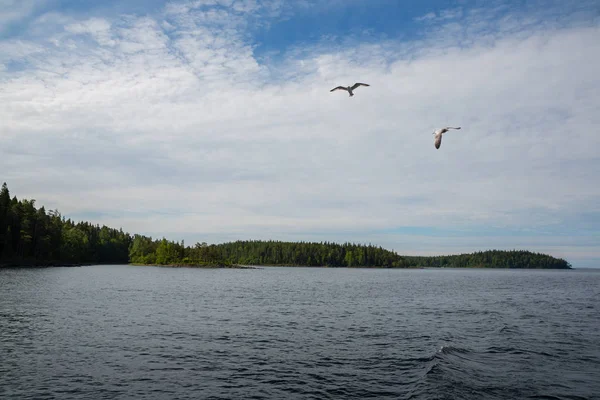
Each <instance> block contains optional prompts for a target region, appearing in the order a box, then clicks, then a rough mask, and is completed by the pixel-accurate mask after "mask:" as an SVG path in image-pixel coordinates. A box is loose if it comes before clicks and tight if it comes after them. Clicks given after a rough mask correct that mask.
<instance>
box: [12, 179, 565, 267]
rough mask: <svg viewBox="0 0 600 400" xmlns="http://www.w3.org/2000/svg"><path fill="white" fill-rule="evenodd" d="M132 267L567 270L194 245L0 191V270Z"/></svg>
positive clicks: (531, 260) (549, 261)
mask: <svg viewBox="0 0 600 400" xmlns="http://www.w3.org/2000/svg"><path fill="white" fill-rule="evenodd" d="M129 263H131V264H138V265H160V266H172V267H180V266H181V267H184V266H185V267H200V268H249V267H251V266H311V267H372V268H425V267H427V268H520V269H524V268H528V269H529V268H535V269H570V268H571V265H570V264H569V263H568V262H567V261H565V260H563V259H560V258H555V257H552V256H550V255H546V254H540V253H533V252H530V251H523V250H512V251H502V250H488V251H482V252H475V253H471V254H460V255H446V256H431V257H420V256H401V255H399V254H397V253H395V252H392V251H389V250H386V249H383V248H382V247H380V246H379V247H378V246H373V245H370V244H369V245H362V244H354V243H343V244H339V243H332V242H303V241H301V242H282V241H272V240H270V241H261V240H249V241H235V242H228V243H221V244H211V245H209V244H207V243H196V244H195V245H194V246H186V245H185V244H184V242H183V241H181V242H176V241H170V240H167V239H165V238H163V239H152V238H151V237H148V236H144V235H138V234H133V235H132V234H129V233H127V232H123V230H122V229H118V230H117V229H114V228H109V227H107V226H102V227H100V226H99V225H94V224H91V223H89V222H77V223H76V222H74V221H72V220H71V219H66V218H65V217H63V216H61V214H60V213H59V212H58V211H56V210H49V211H46V209H45V208H44V207H43V206H42V207H40V208H36V207H35V200H19V199H17V197H16V196H15V197H12V198H11V197H10V192H9V190H8V187H7V185H6V183H4V184H3V185H2V188H1V189H0V267H8V266H82V265H92V264H129Z"/></svg>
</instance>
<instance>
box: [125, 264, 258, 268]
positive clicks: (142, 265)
mask: <svg viewBox="0 0 600 400" xmlns="http://www.w3.org/2000/svg"><path fill="white" fill-rule="evenodd" d="M128 265H135V266H137V267H166V268H206V269H228V268H229V269H259V268H258V267H253V266H250V265H239V264H232V265H216V264H214V265H210V264H208V265H201V264H139V263H129V264H128Z"/></svg>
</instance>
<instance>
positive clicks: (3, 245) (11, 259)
mask: <svg viewBox="0 0 600 400" xmlns="http://www.w3.org/2000/svg"><path fill="white" fill-rule="evenodd" d="M131 240H132V238H131V236H130V235H129V234H127V233H124V232H123V231H122V230H116V229H112V228H108V227H106V226H102V227H100V226H98V225H92V224H90V223H88V222H79V223H74V222H73V221H71V220H70V219H69V220H66V219H65V218H64V217H62V216H61V215H60V213H59V212H58V211H49V212H46V210H45V208H44V207H41V208H39V209H36V207H35V200H18V199H17V198H16V197H13V198H12V200H11V199H10V192H9V191H8V187H7V186H6V183H4V184H3V185H2V189H0V264H3V263H7V264H25V265H28V264H34V265H37V264H41V265H43V264H66V263H73V264H79V263H99V264H104V263H127V262H128V261H129V245H130V243H131Z"/></svg>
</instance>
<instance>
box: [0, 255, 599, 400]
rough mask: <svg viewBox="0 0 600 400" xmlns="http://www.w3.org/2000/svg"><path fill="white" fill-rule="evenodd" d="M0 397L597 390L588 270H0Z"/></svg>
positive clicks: (501, 394) (595, 283) (484, 394)
mask: <svg viewBox="0 0 600 400" xmlns="http://www.w3.org/2000/svg"><path fill="white" fill-rule="evenodd" d="M0 398H2V399H34V398H35V399H51V398H56V399H82V398H86V399H126V398H127V399H131V398H135V399H200V398H202V399H219V398H220V399H250V398H252V399H260V398H264V399H296V398H297V399H311V398H313V399H350V398H351V399H364V398H380V399H385V398H389V399H599V398H600V271H599V270H596V271H594V270H587V271H586V270H576V271H575V270H573V271H537V270H536V271H526V270H516V271H515V270H428V269H425V270H389V269H327V268H322V269H321V268H264V269H256V270H241V269H214V270H212V269H192V268H158V267H135V266H94V267H82V268H47V269H4V270H0Z"/></svg>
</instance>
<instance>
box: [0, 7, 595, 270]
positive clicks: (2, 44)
mask: <svg viewBox="0 0 600 400" xmlns="http://www.w3.org/2000/svg"><path fill="white" fill-rule="evenodd" d="M313 6H314V4H311V3H310V2H306V3H304V4H303V7H305V8H310V7H313ZM19 10H20V9H19ZM17 11H18V10H17ZM550 11H552V10H551V9H545V10H543V11H539V12H534V11H532V10H527V11H522V12H511V10H506V9H503V8H501V7H490V8H486V9H479V8H460V9H448V10H437V11H436V12H432V13H428V14H425V15H424V16H421V17H418V18H415V20H416V21H417V24H418V25H419V26H420V27H421V28H420V29H421V30H420V31H419V32H420V34H419V35H415V36H413V37H412V38H410V39H407V40H400V39H393V38H380V39H379V40H377V41H373V40H369V41H363V40H361V37H359V36H357V37H348V38H346V39H345V40H344V43H343V44H342V45H340V44H339V42H336V43H335V44H334V43H332V41H331V39H330V38H323V39H322V40H320V41H318V42H315V43H312V44H309V45H298V44H297V45H290V46H288V47H286V48H284V49H282V51H281V55H280V56H279V57H277V58H276V59H275V58H269V57H259V56H257V55H256V53H255V48H256V45H257V43H256V42H254V40H253V36H252V32H253V31H254V30H256V29H263V30H265V31H268V30H269V24H270V23H276V22H277V21H280V20H282V19H285V18H293V10H292V9H290V8H289V7H288V8H286V6H284V3H283V2H278V1H265V2H259V1H250V0H248V1H233V0H202V1H187V2H169V3H167V4H165V5H164V7H162V8H161V11H160V12H158V13H155V14H148V15H140V14H130V15H126V14H119V15H112V16H93V17H90V18H87V17H86V18H79V17H76V16H72V15H69V14H65V13H60V12H51V13H47V14H43V15H41V16H39V17H37V19H36V20H34V21H33V22H32V24H33V25H35V26H36V27H37V28H36V29H37V31H36V30H32V31H31V32H30V33H29V34H28V35H27V36H23V35H16V36H12V37H7V38H5V39H3V40H0V104H2V105H3V106H2V107H0V121H2V124H1V125H0V172H1V173H0V179H3V180H5V181H7V182H8V184H9V187H10V188H11V190H12V191H13V193H15V194H17V195H18V196H20V197H33V198H36V199H38V202H39V203H40V204H45V205H47V206H49V207H51V208H58V209H59V210H60V211H61V212H62V213H63V214H65V215H68V216H74V217H75V218H80V219H86V220H92V221H95V222H98V223H105V224H109V225H112V226H116V227H118V226H122V227H123V228H124V229H126V230H127V231H130V232H140V233H151V234H154V235H167V236H168V237H170V238H172V239H179V238H185V239H186V241H188V242H189V241H192V242H193V241H208V242H218V241H222V240H233V239H237V238H240V239H242V238H243V239H250V238H273V239H286V240H287V239H291V240H300V239H302V240H353V241H360V242H372V243H376V244H381V245H384V246H386V247H389V248H394V249H396V250H397V251H399V252H401V253H405V254H432V253H435V254H439V253H453V252H460V251H471V250H476V249H482V248H522V247H526V248H531V249H534V250H539V251H547V252H551V253H552V254H554V255H557V256H562V257H566V258H568V259H569V260H570V261H572V262H573V263H574V264H575V265H576V266H577V263H578V262H580V263H581V265H589V264H593V263H594V262H596V261H597V260H599V259H600V245H598V244H597V243H598V240H597V239H599V237H600V235H599V231H598V226H599V225H598V222H600V206H598V201H597V200H598V198H600V185H597V184H595V183H594V182H596V181H597V180H598V179H597V176H598V174H599V173H600V158H599V157H598V155H597V154H598V152H597V148H598V146H599V145H600V137H599V135H597V134H595V127H596V126H598V124H599V123H600V114H599V113H598V112H597V111H598V108H599V105H600V101H599V100H600V99H599V95H598V93H600V79H599V78H598V75H597V65H599V64H600V41H598V40H597V39H598V37H600V24H599V23H598V19H597V17H594V16H593V15H591V14H590V13H589V12H586V10H585V9H584V10H580V9H575V10H574V11H573V12H572V13H571V14H568V15H563V16H562V17H560V18H554V19H552V18H548V17H547V13H548V12H550ZM8 15H9V16H8V17H7V16H6V15H4V16H1V15H0V20H2V18H4V20H7V18H16V17H10V15H12V14H10V13H9V14H8ZM590 15H591V16H590ZM258 21H261V24H262V25H261V27H257V26H256V25H255V23H257V22H258ZM355 81H363V82H368V83H370V84H371V87H369V88H359V89H357V91H356V95H355V96H354V97H352V98H349V97H348V96H347V94H345V93H343V92H334V93H329V89H330V88H332V87H334V86H337V85H339V84H344V85H346V84H351V83H353V82H355ZM446 125H460V126H462V127H463V129H462V130H461V131H451V132H449V133H448V134H447V135H445V136H444V139H443V143H442V147H441V149H439V150H436V149H435V148H434V147H433V137H432V135H431V132H433V130H434V129H437V128H439V127H442V126H446ZM414 228H418V233H415V231H412V230H411V229H414Z"/></svg>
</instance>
